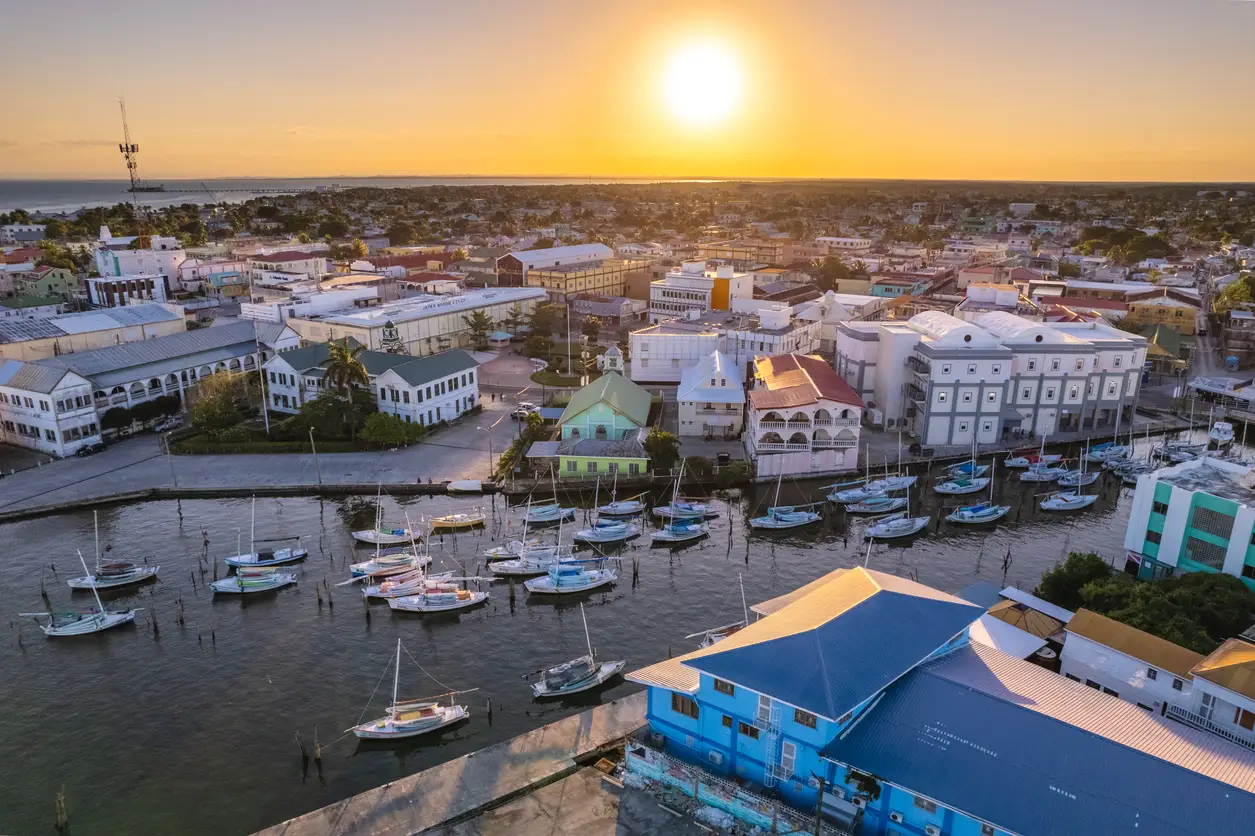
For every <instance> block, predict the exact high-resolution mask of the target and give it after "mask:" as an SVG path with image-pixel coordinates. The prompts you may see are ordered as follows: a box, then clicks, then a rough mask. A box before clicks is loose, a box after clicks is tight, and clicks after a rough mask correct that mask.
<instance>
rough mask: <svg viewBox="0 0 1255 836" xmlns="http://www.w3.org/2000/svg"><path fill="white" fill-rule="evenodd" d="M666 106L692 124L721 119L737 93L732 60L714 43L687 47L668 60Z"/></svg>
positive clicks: (738, 80)
mask: <svg viewBox="0 0 1255 836" xmlns="http://www.w3.org/2000/svg"><path fill="white" fill-rule="evenodd" d="M666 93H667V104H668V105H669V106H670V107H671V110H672V112H673V113H675V115H676V116H678V117H680V118H681V119H683V120H684V121H686V122H689V123H692V124H694V125H709V124H711V123H714V122H718V121H720V120H722V119H724V118H725V117H726V116H727V115H728V114H729V113H731V112H732V109H733V108H734V107H735V106H736V103H737V99H738V98H739V97H740V94H741V72H740V68H739V67H738V66H737V64H736V61H735V60H734V59H733V58H732V56H731V55H729V54H728V53H727V52H726V51H725V50H724V49H722V48H721V47H719V46H717V45H715V44H699V45H694V46H689V47H686V48H685V49H683V50H682V51H680V52H679V53H677V54H676V55H675V57H674V58H672V59H671V65H670V66H669V67H668V68H667V76H666Z"/></svg>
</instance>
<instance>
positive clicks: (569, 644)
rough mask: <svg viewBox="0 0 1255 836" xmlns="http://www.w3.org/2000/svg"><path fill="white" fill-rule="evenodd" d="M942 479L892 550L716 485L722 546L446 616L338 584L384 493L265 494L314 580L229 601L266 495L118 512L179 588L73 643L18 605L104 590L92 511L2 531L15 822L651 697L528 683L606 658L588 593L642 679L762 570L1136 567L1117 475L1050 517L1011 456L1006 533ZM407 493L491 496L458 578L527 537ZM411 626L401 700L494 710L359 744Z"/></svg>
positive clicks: (800, 497) (378, 770)
mask: <svg viewBox="0 0 1255 836" xmlns="http://www.w3.org/2000/svg"><path fill="white" fill-rule="evenodd" d="M935 481H936V478H935V474H934V475H933V476H932V477H930V478H921V480H920V484H919V485H917V486H916V488H915V489H914V490H913V491H912V493H911V496H912V512H913V513H915V514H928V515H930V516H932V518H933V522H932V523H931V524H930V525H929V526H928V528H927V529H926V530H925V531H924V532H923V533H921V534H920V535H917V536H916V537H913V538H911V539H909V540H904V541H900V542H891V543H883V544H876V545H875V546H874V548H873V549H872V552H871V555H870V557H867V551H866V547H865V545H864V541H863V537H862V532H863V530H864V529H865V528H866V526H867V521H866V520H865V519H862V518H858V517H853V516H849V515H847V514H846V513H844V512H843V511H841V510H839V509H838V508H837V506H834V505H828V506H826V507H825V509H824V518H823V520H822V521H821V522H820V523H818V524H816V525H813V526H810V527H808V528H803V529H797V530H794V531H788V532H779V533H773V534H763V533H760V532H755V531H751V530H750V528H749V527H748V525H747V518H748V517H749V516H753V515H754V514H755V513H763V512H764V511H765V509H766V507H767V506H768V505H769V504H770V503H771V502H772V500H773V498H774V492H775V485H761V486H758V487H757V488H755V489H752V490H749V491H747V492H746V493H745V495H741V494H739V493H735V492H734V493H733V494H731V495H730V496H729V497H727V498H722V497H720V498H716V499H715V500H714V504H715V508H716V510H717V511H718V513H719V516H718V518H717V519H714V520H713V521H712V522H711V536H710V537H709V538H708V539H705V540H703V541H701V542H700V543H697V544H694V545H691V546H689V547H687V548H684V549H682V550H678V551H669V550H665V549H657V548H650V545H649V539H648V537H647V536H646V537H642V538H640V539H638V540H636V541H634V542H632V543H629V544H628V545H627V546H626V547H624V548H623V549H622V552H621V558H620V560H621V562H620V564H619V566H618V571H619V576H620V577H619V581H618V583H617V584H616V585H614V586H613V587H612V588H610V589H602V590H597V591H594V592H591V593H587V594H585V595H582V596H571V597H570V598H569V599H567V598H558V599H554V598H550V597H545V598H536V597H529V596H528V594H527V592H526V591H525V590H524V589H523V587H522V585H521V584H518V585H517V586H515V587H514V592H513V596H511V586H510V585H509V584H508V583H506V582H503V581H497V582H493V583H492V584H491V586H490V587H489V588H490V591H491V597H490V599H489V601H488V603H487V604H486V605H484V606H481V607H479V608H477V609H473V610H468V611H465V612H462V613H460V614H443V615H437V616H420V615H395V614H393V613H392V612H391V611H390V610H389V609H388V607H387V606H386V605H385V604H383V603H382V602H377V603H374V604H371V605H370V606H367V605H366V604H365V603H364V602H363V600H362V597H361V593H360V591H359V587H358V586H336V584H337V583H339V582H341V581H343V580H346V579H347V578H348V577H349V568H348V564H349V563H351V562H354V561H358V560H364V559H367V558H368V557H369V556H370V555H371V553H372V550H371V549H370V548H367V547H362V546H355V545H354V543H353V540H352V538H351V537H350V533H349V532H350V531H351V530H352V529H353V528H354V527H357V528H367V527H370V526H371V524H372V522H373V515H374V511H373V503H374V499H375V498H374V497H358V498H350V499H342V500H319V499H314V498H285V499H264V500H258V501H257V504H256V512H257V513H256V527H255V532H256V534H255V536H256V538H257V539H258V540H259V541H260V540H262V539H271V538H280V537H287V536H293V535H301V536H302V545H303V546H305V547H307V548H308V549H309V550H310V556H309V558H308V559H307V560H306V561H305V562H304V563H302V564H298V565H297V567H296V568H295V571H296V573H297V574H298V576H299V583H298V584H297V585H296V586H294V587H289V588H286V589H283V590H280V591H278V592H275V593H272V594H268V595H257V596H243V597H240V596H219V598H218V599H216V600H215V599H214V598H213V596H212V595H210V594H209V593H208V592H207V582H208V581H211V580H213V578H214V573H215V572H216V573H217V575H218V577H222V576H225V574H226V567H225V565H224V564H223V562H222V561H223V558H225V557H227V556H229V555H232V554H235V553H236V544H237V538H238V539H239V540H240V541H242V543H243V547H244V550H245V551H247V550H248V542H249V520H250V503H249V501H248V500H240V499H232V500H196V501H161V502H148V503H141V504H133V505H122V506H116V507H110V508H107V509H104V510H101V511H100V512H99V529H100V543H101V548H102V551H105V554H106V555H107V557H108V558H109V559H130V560H135V561H137V562H139V561H147V562H148V563H149V564H159V565H160V566H161V572H160V580H159V582H157V583H155V584H150V585H148V586H144V587H139V588H136V589H131V590H130V591H115V592H114V593H112V594H110V595H109V596H108V597H107V598H106V603H107V604H113V605H115V606H117V605H127V606H138V607H143V608H145V609H144V611H143V612H142V613H141V614H140V617H139V619H138V622H137V624H136V625H134V626H125V627H122V628H120V629H116V630H112V631H109V632H106V633H103V634H98V635H92V636H85V637H80V638H75V639H48V638H46V637H44V636H43V634H42V633H40V632H39V631H38V629H36V627H35V625H34V624H33V623H32V622H31V620H30V619H19V618H18V617H17V615H16V614H17V613H19V612H27V611H38V610H42V609H45V608H47V606H49V603H50V604H51V606H53V607H54V608H65V607H67V606H69V605H70V604H71V602H72V603H73V604H74V605H77V606H87V605H89V604H90V603H91V596H90V593H82V592H78V593H74V594H73V595H71V593H70V590H69V589H68V587H67V586H66V580H67V578H70V577H73V576H76V575H78V574H81V569H80V567H79V565H78V558H77V556H76V554H75V552H76V550H78V549H81V550H82V551H83V554H84V556H85V558H86V559H87V561H88V563H89V564H90V563H91V562H92V559H93V549H94V545H93V516H92V513H91V512H79V513H73V514H67V515H61V516H56V517H47V518H42V519H34V520H28V521H24V522H19V523H12V524H8V525H3V526H0V542H3V544H4V553H3V559H0V611H3V612H4V616H5V617H4V621H3V622H2V623H3V624H4V631H3V634H0V706H3V707H4V710H5V718H4V722H3V723H0V764H3V774H4V776H5V779H4V780H3V781H0V833H20V834H31V833H43V832H51V831H52V825H53V822H54V820H55V814H56V795H57V792H58V791H59V790H61V789H62V788H64V792H65V802H66V810H67V813H68V816H69V822H70V826H71V828H72V832H74V833H75V834H78V835H79V836H95V835H96V834H99V835H100V836H121V834H135V833H181V834H189V835H190V836H200V834H204V836H209V834H243V833H249V832H252V831H254V830H256V829H258V828H261V827H264V826H267V825H271V824H274V823H276V822H278V821H281V820H283V819H285V818H288V817H291V816H294V815H297V814H300V813H303V812H306V811H309V810H311V809H314V808H316V807H319V806H322V805H325V804H330V803H332V802H335V801H338V800H340V799H343V798H345V797H347V796H350V795H352V794H354V793H357V792H360V791H363V790H366V789H368V788H371V787H374V786H377V785H379V784H382V783H385V782H387V781H391V780H393V779H396V778H398V777H400V776H403V775H407V774H410V773H413V772H416V771H419V770H422V769H425V768H427V767H430V766H433V765H435V764H437V763H440V762H443V761H445V760H448V759H450V758H454V757H457V756H459V755H463V754H466V753H468V752H471V751H474V750H476V749H479V748H482V747H484V746H487V745H489V744H492V743H495V742H498V741H501V740H505V739H507V738H510V737H513V736H515V735H517V734H520V733H522V732H525V731H527V730H530V729H533V728H536V727H538V726H540V725H543V724H545V723H549V722H552V721H553V720H555V719H558V718H560V717H563V716H567V715H569V714H571V713H574V712H578V711H581V710H584V709H585V708H587V707H589V706H591V705H595V704H598V703H599V702H600V701H604V700H608V699H612V698H614V697H617V696H622V695H624V694H627V693H630V692H631V691H634V690H636V689H638V688H639V686H637V685H633V684H631V683H627V682H624V681H623V680H616V681H614V682H613V683H611V684H610V685H609V687H607V688H605V689H603V690H601V691H593V692H589V693H586V694H582V695H578V696H575V697H572V698H568V699H565V700H559V701H556V702H551V703H537V702H534V701H533V700H532V699H531V692H530V688H529V683H528V681H526V680H525V679H524V678H523V677H524V675H526V674H528V673H529V672H532V671H535V670H537V669H539V668H542V667H545V666H547V665H552V664H556V663H558V662H561V661H564V660H566V659H569V658H572V657H575V656H577V655H580V654H581V653H583V652H584V646H585V645H584V631H583V627H582V626H581V622H580V612H579V608H578V606H577V604H578V602H580V601H582V602H583V603H584V605H585V608H586V611H587V617H588V626H589V629H590V631H591V634H592V642H593V645H594V647H595V648H596V650H597V653H598V655H599V656H600V657H601V658H604V659H618V658H624V659H627V661H628V668H627V669H628V670H629V671H630V670H633V669H635V668H638V667H641V666H644V665H646V664H649V663H652V662H655V661H658V660H660V659H664V658H666V657H667V656H668V655H669V654H679V653H682V652H686V651H688V650H691V649H693V648H694V647H695V646H696V644H695V640H692V639H689V640H686V639H685V638H684V637H685V636H686V635H688V634H691V633H696V632H698V631H700V630H704V629H707V628H710V627H714V626H717V625H721V624H726V623H728V622H731V621H735V620H737V619H739V618H741V613H742V609H741V600H740V594H739V591H738V586H737V577H738V575H741V576H743V578H744V585H745V593H746V598H747V599H748V601H749V603H750V604H753V603H755V602H757V601H761V600H764V599H767V598H770V597H773V596H775V595H780V594H782V593H784V592H787V591H789V590H791V589H794V588H796V587H797V586H799V585H801V584H803V583H806V582H808V581H811V580H813V579H815V578H816V577H819V576H820V575H822V574H824V573H826V572H828V571H831V570H832V569H835V568H838V567H852V566H857V565H862V564H863V563H864V561H865V560H867V565H869V566H870V567H871V568H873V569H878V570H881V571H884V572H888V573H892V574H896V575H902V576H908V577H913V578H917V579H918V580H919V581H920V582H922V583H925V584H929V585H931V586H935V587H938V588H940V589H943V590H947V591H951V592H957V591H959V590H961V589H962V588H964V587H965V586H967V585H968V584H970V583H972V582H974V581H976V580H980V579H985V580H989V581H992V582H994V583H999V584H1001V583H1004V582H1006V583H1011V584H1015V585H1017V586H1020V587H1023V588H1026V589H1031V588H1032V587H1033V586H1034V585H1035V584H1036V582H1037V580H1038V579H1039V578H1040V577H1041V574H1042V573H1043V572H1044V571H1045V570H1047V569H1049V568H1050V567H1051V566H1053V565H1054V564H1056V563H1057V562H1058V561H1059V560H1060V559H1061V558H1062V557H1064V556H1065V554H1066V553H1067V552H1068V551H1070V550H1092V551H1096V552H1099V553H1100V554H1102V555H1104V556H1105V557H1108V558H1110V559H1112V560H1113V561H1114V562H1116V564H1117V565H1119V564H1120V557H1121V556H1122V554H1123V548H1122V540H1123V534H1124V527H1125V521H1126V519H1127V514H1128V508H1129V504H1130V497H1131V495H1132V491H1131V489H1129V488H1126V487H1121V486H1120V484H1119V482H1118V480H1116V479H1115V478H1114V477H1112V476H1110V475H1104V477H1103V479H1102V480H1101V481H1100V482H1099V483H1098V484H1097V485H1095V486H1093V487H1091V488H1088V489H1087V490H1097V491H1098V492H1099V494H1100V498H1099V500H1098V501H1097V503H1096V504H1095V505H1094V506H1092V507H1091V508H1089V509H1087V510H1084V511H1081V512H1078V513H1071V514H1050V513H1047V512H1044V511H1041V510H1039V509H1038V508H1037V497H1036V495H1037V494H1041V493H1043V492H1045V491H1048V490H1049V489H1050V488H1049V486H1046V485H1040V484H1027V483H1021V482H1018V481H1017V480H1016V477H1015V474H1014V473H1010V472H1008V471H1004V470H1002V469H1001V468H999V472H998V478H997V481H996V488H995V491H996V492H995V496H996V497H998V498H999V499H1001V500H1002V501H1003V502H1004V503H1005V504H1009V505H1011V506H1012V511H1011V512H1010V513H1009V515H1008V516H1007V517H1006V518H1005V519H1004V520H1003V522H1002V523H1001V524H1000V525H998V526H997V527H993V528H965V527H960V526H956V525H953V524H950V523H946V522H944V521H942V522H938V520H939V517H940V516H942V514H941V510H942V504H943V502H942V501H943V500H944V504H946V505H950V506H953V505H958V504H971V503H973V502H979V501H980V500H981V499H982V498H983V496H982V495H975V496H969V497H948V498H943V497H939V496H937V495H936V494H935V493H934V492H933V491H932V483H933V482H935ZM824 493H825V491H824V490H823V488H822V485H821V484H820V483H800V484H799V483H790V482H786V483H785V484H784V486H783V491H782V496H781V502H782V503H787V502H795V503H802V502H807V501H811V500H814V499H817V498H820V497H822V496H823V494H824ZM985 496H987V494H986V495H985ZM563 501H564V502H572V503H573V502H576V501H581V502H583V503H584V504H585V505H591V504H592V497H591V496H589V495H585V496H584V497H572V496H566V495H564V496H563ZM602 501H605V496H604V493H603V496H602ZM659 501H662V502H665V501H666V497H665V496H663V497H660V498H659ZM382 505H383V517H384V520H385V522H386V523H387V524H388V525H404V523H405V518H406V515H407V514H408V517H409V519H410V520H412V521H414V522H415V523H418V521H419V519H420V518H422V517H428V518H430V517H432V516H437V515H441V514H446V513H450V512H454V511H465V510H469V509H471V508H472V507H474V506H481V505H482V506H484V508H485V510H486V512H487V514H488V523H487V525H486V526H485V527H484V528H483V529H482V530H480V531H477V532H467V533H461V534H458V535H456V536H455V535H445V536H444V537H436V538H434V539H433V541H432V544H431V551H432V554H433V555H434V556H435V558H436V563H435V567H434V568H435V570H437V571H438V570H440V569H453V570H455V571H457V572H459V573H463V572H465V573H466V574H469V575H475V574H487V573H486V571H485V569H484V567H483V565H482V561H483V558H482V557H481V555H482V552H483V551H484V550H485V549H486V548H489V547H491V546H493V545H497V544H500V543H502V542H504V541H505V540H506V539H509V538H510V537H511V536H517V535H518V534H519V532H520V530H521V519H522V510H523V509H522V508H521V507H518V506H515V507H512V508H511V507H508V506H507V503H506V500H505V499H504V498H502V497H443V496H442V497H422V498H418V497H415V498H403V499H400V500H394V499H392V498H390V497H388V496H384V497H383V499H382ZM583 519H584V512H581V515H580V519H579V520H577V522H583ZM567 534H568V535H569V528H568V531H567ZM259 545H261V544H260V543H259ZM274 545H278V544H277V543H276V544H274ZM41 589H42V590H43V591H44V592H46V594H47V602H46V601H45V600H44V598H43V597H42V596H41ZM320 599H321V600H320ZM398 637H400V638H401V639H402V641H403V642H404V646H405V648H406V650H407V651H408V652H409V654H410V655H412V657H413V661H411V660H410V659H409V658H405V657H404V656H403V659H402V665H401V694H402V696H403V697H421V696H426V695H433V694H439V693H443V692H446V691H451V690H460V689H472V688H475V689H478V690H476V691H474V692H472V693H468V694H464V695H462V696H461V697H460V701H461V702H463V703H465V704H466V705H467V706H468V707H469V708H470V712H471V718H470V720H469V721H468V722H466V723H464V724H462V725H459V726H454V727H451V728H449V729H446V730H444V731H443V732H442V733H438V734H435V735H432V736H429V737H420V738H416V739H414V740H412V741H410V742H401V743H396V744H392V745H388V744H384V745H379V744H373V745H359V743H358V741H357V740H356V739H355V738H354V737H353V736H352V735H351V734H349V735H345V734H344V730H346V729H348V728H349V727H351V726H352V725H354V724H355V723H357V722H359V721H361V720H363V719H369V718H372V717H379V716H382V709H383V707H384V706H385V705H387V701H388V698H389V697H390V689H391V686H392V681H391V680H392V672H391V670H390V669H389V665H390V663H391V662H392V659H393V655H394V651H395V646H396V639H397V638H398ZM415 663H417V665H421V666H422V668H423V671H425V673H424V672H423V671H420V670H419V668H418V667H417V666H416V664H415ZM372 695H373V700H371V704H370V707H369V708H366V705H367V701H368V699H371V698H372ZM489 705H491V710H489ZM298 737H299V742H298ZM316 745H320V746H321V754H322V760H321V764H319V763H317V762H315V761H314V759H313V756H314V754H315V746H316ZM302 746H303V747H304V749H305V751H306V752H307V753H308V755H309V758H310V759H309V762H308V763H305V764H303V760H302V754H301V752H302Z"/></svg>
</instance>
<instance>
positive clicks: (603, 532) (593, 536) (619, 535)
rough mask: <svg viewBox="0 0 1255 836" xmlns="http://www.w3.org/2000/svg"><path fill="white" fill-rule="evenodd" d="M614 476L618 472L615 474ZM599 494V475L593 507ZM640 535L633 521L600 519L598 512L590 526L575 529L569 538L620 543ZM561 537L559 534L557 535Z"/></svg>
mask: <svg viewBox="0 0 1255 836" xmlns="http://www.w3.org/2000/svg"><path fill="white" fill-rule="evenodd" d="M615 476H616V478H617V477H618V474H617V473H616V474H615ZM600 495H601V477H600V476H598V477H597V486H596V487H595V488H594V489H593V507H594V508H596V507H598V498H599V497H600ZM640 535H641V527H640V526H639V525H637V524H636V523H634V522H629V521H627V520H616V519H604V520H603V519H602V518H601V515H600V513H599V514H598V516H597V519H596V520H595V521H594V522H593V526H592V528H581V529H579V530H577V531H576V532H575V533H574V534H573V535H571V539H572V540H574V541H575V542H576V543H588V544H593V545H595V544H599V543H622V542H624V541H626V540H631V539H632V538H634V537H639V536H640ZM559 539H561V535H559Z"/></svg>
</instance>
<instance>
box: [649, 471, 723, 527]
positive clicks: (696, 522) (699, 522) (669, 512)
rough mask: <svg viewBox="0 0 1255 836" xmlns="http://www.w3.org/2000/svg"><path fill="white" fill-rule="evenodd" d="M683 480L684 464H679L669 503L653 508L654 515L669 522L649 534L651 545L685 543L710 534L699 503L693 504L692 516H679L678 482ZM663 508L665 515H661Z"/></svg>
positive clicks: (704, 509)
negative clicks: (693, 513) (694, 512)
mask: <svg viewBox="0 0 1255 836" xmlns="http://www.w3.org/2000/svg"><path fill="white" fill-rule="evenodd" d="M683 478H684V463H683V462H681V463H680V474H679V475H678V476H676V479H675V487H674V488H673V489H672V492H671V502H670V504H669V505H666V506H663V508H655V509H654V513H655V514H659V515H660V516H663V517H666V518H667V519H669V520H670V522H668V523H666V524H665V525H663V527H662V528H660V529H658V530H657V531H653V532H651V533H650V535H649V537H650V541H651V542H653V543H666V544H675V543H687V542H690V541H692V540H698V539H701V538H702V537H705V536H706V535H708V534H709V533H710V526H708V525H707V524H706V522H705V520H706V506H705V505H704V504H701V503H694V505H693V510H695V511H696V512H697V513H696V515H693V516H679V515H677V513H676V512H677V510H678V509H681V507H682V506H681V502H680V480H681V479H683ZM664 508H665V509H666V513H662V512H663V510H664Z"/></svg>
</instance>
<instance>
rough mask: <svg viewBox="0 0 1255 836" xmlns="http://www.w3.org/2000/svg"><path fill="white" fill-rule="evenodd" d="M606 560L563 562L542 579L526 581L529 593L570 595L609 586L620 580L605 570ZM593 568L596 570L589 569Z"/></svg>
mask: <svg viewBox="0 0 1255 836" xmlns="http://www.w3.org/2000/svg"><path fill="white" fill-rule="evenodd" d="M605 563H606V561H605V559H604V558H599V559H594V560H563V561H561V562H558V563H555V564H554V565H553V566H550V567H549V571H548V572H547V573H545V575H543V576H542V577H539V578H532V579H531V580H529V581H524V582H523V586H525V587H526V588H527V591H528V592H531V593H535V594H540V595H569V594H573V593H576V592H587V591H589V590H591V589H598V588H600V587H603V586H609V585H610V584H612V583H614V582H615V581H617V580H618V579H619V576H618V575H616V574H615V573H614V570H612V569H607V568H605ZM590 566H593V567H595V568H589V567H590Z"/></svg>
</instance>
